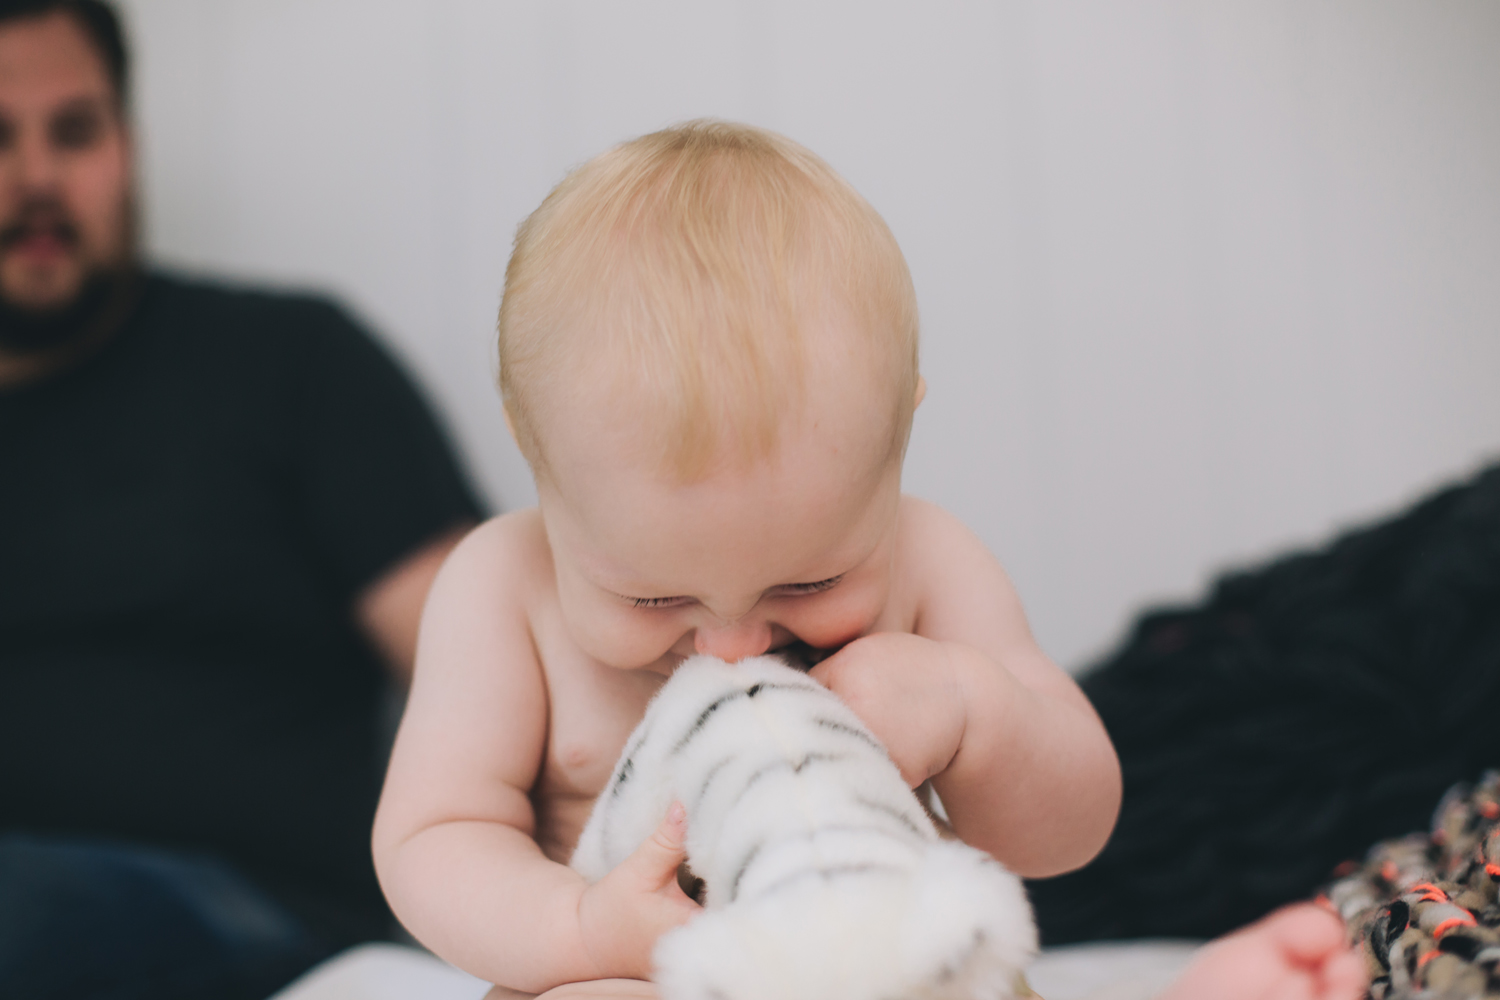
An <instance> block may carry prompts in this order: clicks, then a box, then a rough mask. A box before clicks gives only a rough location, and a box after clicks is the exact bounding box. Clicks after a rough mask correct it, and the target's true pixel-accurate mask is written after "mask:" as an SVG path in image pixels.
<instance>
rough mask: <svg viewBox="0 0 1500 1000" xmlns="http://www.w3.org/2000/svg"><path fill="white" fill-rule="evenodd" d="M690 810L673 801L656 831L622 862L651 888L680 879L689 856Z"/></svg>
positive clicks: (632, 877) (633, 877)
mask: <svg viewBox="0 0 1500 1000" xmlns="http://www.w3.org/2000/svg"><path fill="white" fill-rule="evenodd" d="M686 840H687V810H685V809H683V807H682V803H681V802H674V803H672V808H670V809H668V810H667V815H666V817H665V818H664V819H663V820H662V821H661V823H660V824H659V825H658V826H657V828H656V830H655V832H653V833H652V834H651V836H649V837H647V838H646V839H645V840H643V841H641V846H640V847H637V848H636V849H635V851H634V853H632V854H631V855H630V857H628V858H626V859H625V860H624V861H623V862H621V864H620V868H621V869H623V870H624V873H625V874H627V875H628V876H629V877H630V878H631V880H632V881H634V882H636V883H637V884H638V885H640V886H642V887H643V888H647V889H650V890H656V889H660V888H662V887H663V886H665V885H667V884H668V883H673V884H675V883H676V881H677V868H678V866H679V865H681V864H682V862H683V861H684V860H685V859H686V858H687V848H686V846H685V842H686Z"/></svg>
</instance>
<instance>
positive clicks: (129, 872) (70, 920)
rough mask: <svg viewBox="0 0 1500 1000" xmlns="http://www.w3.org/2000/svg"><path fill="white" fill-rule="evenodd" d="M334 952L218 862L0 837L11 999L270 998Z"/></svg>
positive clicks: (0, 922) (6, 988)
mask: <svg viewBox="0 0 1500 1000" xmlns="http://www.w3.org/2000/svg"><path fill="white" fill-rule="evenodd" d="M326 955H327V949H326V948H324V947H322V946H320V945H319V943H318V942H317V941H315V940H314V939H313V938H312V937H311V935H309V934H308V932H307V931H306V930H305V929H304V928H303V926H302V924H301V923H300V922H299V921H298V920H297V918H296V917H294V916H293V915H292V914H290V913H288V912H287V911H286V910H285V909H284V908H283V907H282V906H280V905H279V904H277V903H276V902H275V901H273V900H272V899H270V898H269V897H267V896H266V895H265V893H263V892H262V891H261V890H259V889H258V888H256V887H255V886H254V885H253V884H251V883H250V882H249V881H248V880H247V879H246V878H245V877H244V876H242V875H240V874H239V873H238V872H237V871H235V870H234V869H233V868H231V867H230V866H229V865H227V864H225V863H224V862H222V861H219V860H217V859H215V858H213V857H210V856H206V855H196V854H186V853H172V852H168V851H163V850H156V849H153V848H147V847H140V846H135V845H129V844H122V843H115V842H111V841H104V840H85V839H79V838H64V837H43V836H37V835H28V834H21V833H7V834H0V997H4V998H5V1000H84V998H88V1000H146V998H151V1000H200V998H202V1000H208V998H213V1000H264V998H265V997H266V996H268V995H269V994H271V993H273V992H275V991H276V990H277V989H278V988H280V987H281V986H282V985H284V984H285V983H287V982H289V981H291V980H292V979H293V978H295V977H296V976H297V975H298V974H299V973H301V972H302V971H303V970H305V969H307V968H308V967H310V966H312V965H313V964H315V963H316V962H318V961H319V960H321V959H322V958H324V957H326Z"/></svg>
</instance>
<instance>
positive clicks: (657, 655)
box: [563, 607, 682, 670]
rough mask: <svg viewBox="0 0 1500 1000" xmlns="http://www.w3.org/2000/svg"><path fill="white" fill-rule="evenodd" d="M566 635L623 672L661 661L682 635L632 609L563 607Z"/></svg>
mask: <svg viewBox="0 0 1500 1000" xmlns="http://www.w3.org/2000/svg"><path fill="white" fill-rule="evenodd" d="M563 618H564V621H566V623H567V626H568V634H569V635H570V636H571V637H572V639H573V642H574V643H576V644H577V645H578V648H579V649H581V650H582V651H583V652H584V653H585V654H586V655H588V656H590V657H592V658H593V659H595V660H598V661H599V662H600V663H603V664H605V665H606V666H610V667H617V668H619V669H622V670H635V669H639V668H641V667H647V666H650V665H651V664H653V663H655V662H656V661H657V660H660V659H661V658H662V657H663V656H664V655H666V653H667V652H668V651H669V650H670V649H671V648H672V644H673V643H674V642H675V641H676V640H677V639H678V638H679V637H680V636H681V634H682V629H681V628H679V627H676V626H673V625H672V624H671V623H670V621H667V620H664V619H653V616H648V615H642V614H640V613H637V612H635V610H634V609H633V608H632V609H623V610H622V609H620V608H615V607H605V608H593V609H588V608H572V609H569V608H565V609H564V612H563Z"/></svg>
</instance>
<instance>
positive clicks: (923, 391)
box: [505, 375, 927, 433]
mask: <svg viewBox="0 0 1500 1000" xmlns="http://www.w3.org/2000/svg"><path fill="white" fill-rule="evenodd" d="M915 395H916V398H915V399H913V400H912V401H911V408H912V409H913V410H915V409H916V408H917V407H919V406H921V405H922V400H924V399H926V398H927V380H926V379H925V378H923V377H922V376H921V375H918V376H917V391H916V394H915ZM505 419H506V420H507V421H509V420H510V417H508V416H507V417H506V418H505ZM512 433H514V432H512Z"/></svg>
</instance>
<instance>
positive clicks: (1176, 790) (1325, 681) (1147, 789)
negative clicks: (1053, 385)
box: [1028, 466, 1500, 944]
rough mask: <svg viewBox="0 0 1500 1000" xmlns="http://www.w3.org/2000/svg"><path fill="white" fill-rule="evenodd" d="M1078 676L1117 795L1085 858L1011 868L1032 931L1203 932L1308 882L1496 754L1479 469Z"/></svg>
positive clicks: (1499, 529)
mask: <svg viewBox="0 0 1500 1000" xmlns="http://www.w3.org/2000/svg"><path fill="white" fill-rule="evenodd" d="M1083 688H1084V690H1085V691H1086V692H1087V694H1088V696H1089V697H1090V698H1091V699H1092V700H1093V702H1094V705H1095V706H1096V707H1097V708H1098V710H1099V713H1100V715H1101V716H1102V717H1103V719H1104V724H1105V726H1106V727H1107V728H1108V729H1109V734H1110V736H1111V737H1112V738H1113V739H1114V741H1115V746H1116V748H1117V749H1118V750H1119V754H1120V760H1121V763H1122V766H1123V768H1124V772H1125V802H1124V807H1123V809H1122V811H1121V815H1120V821H1119V825H1118V826H1117V827H1116V830H1115V833H1114V836H1113V837H1112V838H1111V840H1110V842H1109V844H1108V846H1106V847H1105V849H1104V851H1103V853H1102V854H1101V855H1100V856H1099V857H1098V858H1097V859H1095V861H1094V862H1093V863H1092V864H1090V865H1089V866H1088V867H1086V868H1084V869H1083V870H1082V871H1079V872H1075V873H1073V874H1070V875H1065V876H1062V877H1061V878H1056V879H1049V880H1045V881H1036V882H1032V883H1030V884H1029V886H1028V888H1029V890H1030V892H1031V895H1032V900H1033V902H1034V903H1035V906H1036V910H1037V917H1038V921H1039V923H1040V925H1041V928H1042V934H1043V939H1044V941H1045V943H1047V944H1063V943H1066V942H1070V941H1082V940H1092V939H1101V938H1130V937H1147V936H1173V937H1211V936H1215V935H1218V934H1222V933H1225V932H1227V931H1229V930H1232V929H1233V928H1235V927H1238V926H1240V925H1242V924H1245V923H1247V922H1249V921H1251V920H1254V919H1255V918H1257V917H1259V916H1261V915H1262V914H1264V913H1267V912H1268V911H1270V910H1271V909H1274V908H1275V907H1276V906H1278V905H1281V904H1282V903H1286V902H1290V901H1292V900H1296V899H1301V898H1305V897H1307V896H1309V895H1310V894H1311V893H1313V892H1314V891H1315V890H1316V889H1317V888H1318V887H1319V885H1321V884H1322V883H1324V882H1325V881H1326V880H1327V879H1328V877H1329V874H1330V872H1331V871H1332V869H1333V868H1334V867H1335V866H1336V865H1337V864H1339V863H1340V862H1341V861H1344V860H1346V859H1349V858H1358V857H1360V856H1362V855H1363V854H1364V853H1365V851H1366V850H1367V849H1368V848H1369V847H1370V846H1371V845H1372V844H1374V843H1375V842H1377V841H1379V840H1383V839H1385V838H1389V837H1392V836H1395V835H1398V834H1404V833H1408V832H1410V831H1413V830H1422V829H1426V827H1427V825H1428V822H1429V820H1430V818H1431V816H1432V810H1433V808H1434V806H1435V805H1436V804H1437V802H1438V800H1439V798H1440V797H1441V796H1442V794H1443V792H1444V790H1445V789H1447V788H1448V787H1449V786H1450V785H1452V784H1453V783H1454V782H1456V781H1459V780H1462V779H1472V778H1473V777H1475V776H1476V775H1477V774H1479V773H1480V772H1481V771H1482V770H1484V769H1485V768H1486V767H1490V766H1494V765H1496V764H1500V466H1496V467H1493V468H1491V469H1489V470H1487V471H1486V472H1484V473H1482V474H1480V475H1479V476H1477V477H1476V478H1475V479H1473V480H1472V481H1470V482H1469V483H1466V484H1464V485H1461V486H1458V487H1454V488H1451V489H1447V490H1444V491H1443V492H1441V493H1438V494H1437V495H1435V496H1433V497H1431V498H1429V499H1427V500H1426V501H1424V502H1422V503H1421V504H1419V505H1418V506H1417V507H1416V508H1414V509H1413V510H1410V511H1408V512H1406V513H1404V514H1402V515H1401V516H1399V517H1397V518H1395V519H1394V520H1391V521H1387V522H1385V523H1382V524H1377V525H1375V526H1373V527H1368V528H1364V529H1361V530H1358V531H1354V532H1351V533H1350V534H1347V535H1345V536H1343V537H1342V538H1339V539H1338V540H1337V541H1335V542H1334V543H1333V544H1332V545H1330V546H1329V547H1328V548H1326V549H1324V550H1321V551H1317V552H1309V553H1303V554H1298V555H1294V556H1291V557H1289V558H1284V559H1281V560H1279V561H1277V562H1275V563H1272V564H1271V565H1269V566H1266V567H1263V568H1260V569H1256V570H1253V571H1250V572H1241V573H1235V574H1231V575H1229V576H1226V577H1224V578H1223V579H1222V580H1220V581H1219V582H1218V583H1217V584H1216V585H1215V587H1214V588H1213V591H1212V593H1211V595H1210V596H1209V598H1208V600H1207V601H1205V602H1204V603H1203V604H1202V605H1199V606H1196V607H1190V608H1179V609H1172V610H1165V611H1156V612H1153V613H1149V614H1147V615H1145V616H1144V617H1142V618H1141V620H1140V621H1139V622H1138V623H1137V624H1136V626H1135V628H1134V630H1133V633H1132V634H1131V636H1130V637H1129V639H1128V640H1127V642H1126V643H1125V644H1124V646H1123V648H1121V649H1119V650H1118V651H1117V652H1116V653H1114V654H1113V655H1112V656H1110V657H1109V658H1108V659H1107V660H1106V661H1105V662H1104V663H1103V664H1102V665H1100V666H1099V667H1098V668H1096V669H1095V670H1093V671H1091V672H1090V673H1089V674H1088V675H1087V677H1086V678H1085V679H1084V681H1083Z"/></svg>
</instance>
